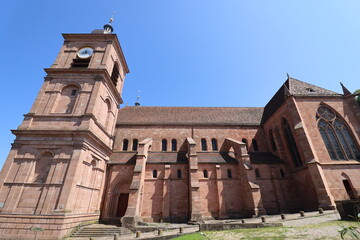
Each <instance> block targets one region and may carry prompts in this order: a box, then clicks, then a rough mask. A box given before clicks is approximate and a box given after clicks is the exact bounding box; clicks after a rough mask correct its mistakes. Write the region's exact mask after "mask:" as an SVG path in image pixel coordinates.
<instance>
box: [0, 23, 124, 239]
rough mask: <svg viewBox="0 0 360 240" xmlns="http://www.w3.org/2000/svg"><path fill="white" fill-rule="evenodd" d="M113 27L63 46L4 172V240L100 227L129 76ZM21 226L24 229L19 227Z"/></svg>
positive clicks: (0, 176)
mask: <svg viewBox="0 0 360 240" xmlns="http://www.w3.org/2000/svg"><path fill="white" fill-rule="evenodd" d="M112 31H113V27H112V26H111V21H110V24H106V25H105V26H104V30H94V31H93V32H92V33H91V34H63V37H64V44H63V46H62V47H61V49H60V52H59V54H58V56H57V58H56V60H55V62H54V64H52V65H51V67H50V68H46V69H45V72H46V73H47V76H46V77H45V81H44V83H43V85H42V87H41V89H40V92H39V94H38V96H37V97H36V99H35V102H34V104H33V106H32V108H31V110H30V112H29V113H28V114H25V115H24V116H25V119H24V121H23V122H22V124H21V125H20V126H19V127H18V128H17V129H16V130H13V134H15V136H16V139H15V141H14V143H13V144H12V148H11V150H10V153H9V155H8V158H7V159H6V162H5V164H4V167H3V169H2V171H1V173H0V236H1V237H0V239H1V238H14V237H15V236H16V238H21V239H22V238H31V239H33V238H34V232H32V231H31V228H34V227H37V228H38V229H43V230H44V231H43V232H39V233H38V235H37V238H38V239H59V238H61V237H62V236H64V235H66V234H67V233H68V232H69V231H70V230H71V228H73V227H75V226H76V225H78V224H79V223H81V222H83V221H92V220H97V219H98V218H99V214H100V210H99V209H100V203H101V196H102V192H103V186H104V181H105V173H106V162H107V161H108V159H109V156H110V154H111V151H112V149H111V148H112V144H113V141H114V138H113V133H114V129H115V121H116V117H117V113H118V111H117V110H118V105H119V104H120V103H122V99H121V92H122V88H123V85H124V78H125V75H126V74H127V73H128V72H129V69H128V67H127V64H126V60H125V58H124V54H123V52H122V50H121V46H120V43H119V40H118V38H117V36H116V35H115V34H112ZM19 223H21V224H19Z"/></svg>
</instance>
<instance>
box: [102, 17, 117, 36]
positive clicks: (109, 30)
mask: <svg viewBox="0 0 360 240" xmlns="http://www.w3.org/2000/svg"><path fill="white" fill-rule="evenodd" d="M114 15H115V11H114V12H113V14H112V17H111V18H110V20H109V23H108V24H105V25H104V33H107V34H110V33H112V32H113V31H114V28H113V26H112V25H111V24H112V22H113V21H114Z"/></svg>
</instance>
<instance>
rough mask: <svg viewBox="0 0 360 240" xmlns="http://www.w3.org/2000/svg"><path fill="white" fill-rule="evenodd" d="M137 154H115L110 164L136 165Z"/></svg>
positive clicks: (112, 155) (111, 156)
mask: <svg viewBox="0 0 360 240" xmlns="http://www.w3.org/2000/svg"><path fill="white" fill-rule="evenodd" d="M136 154H137V152H113V153H112V154H111V155H110V161H109V162H108V164H135V163H136Z"/></svg>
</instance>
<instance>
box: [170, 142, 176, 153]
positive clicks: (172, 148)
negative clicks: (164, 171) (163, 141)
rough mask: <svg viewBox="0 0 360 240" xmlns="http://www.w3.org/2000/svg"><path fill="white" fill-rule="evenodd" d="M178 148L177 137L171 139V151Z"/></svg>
mask: <svg viewBox="0 0 360 240" xmlns="http://www.w3.org/2000/svg"><path fill="white" fill-rule="evenodd" d="M176 150H177V141H176V139H173V140H171V151H173V152H176Z"/></svg>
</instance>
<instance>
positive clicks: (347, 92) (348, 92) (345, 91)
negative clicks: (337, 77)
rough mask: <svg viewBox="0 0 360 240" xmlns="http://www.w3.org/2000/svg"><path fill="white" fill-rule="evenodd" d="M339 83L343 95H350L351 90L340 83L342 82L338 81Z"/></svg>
mask: <svg viewBox="0 0 360 240" xmlns="http://www.w3.org/2000/svg"><path fill="white" fill-rule="evenodd" d="M340 85H341V88H342V90H343V93H344V96H348V95H351V92H350V91H349V90H348V89H347V88H346V87H345V86H344V84H342V82H340Z"/></svg>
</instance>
